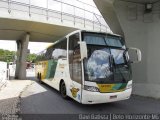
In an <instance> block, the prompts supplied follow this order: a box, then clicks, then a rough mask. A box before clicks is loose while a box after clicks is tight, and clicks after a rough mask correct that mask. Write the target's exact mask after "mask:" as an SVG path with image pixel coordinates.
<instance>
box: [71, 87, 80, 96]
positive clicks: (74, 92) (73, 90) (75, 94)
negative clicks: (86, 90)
mask: <svg viewBox="0 0 160 120" xmlns="http://www.w3.org/2000/svg"><path fill="white" fill-rule="evenodd" d="M70 91H71V93H72V96H73V97H74V98H76V97H77V92H78V91H79V89H78V88H74V87H73V88H72V89H70Z"/></svg>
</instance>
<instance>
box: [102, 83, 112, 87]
mask: <svg viewBox="0 0 160 120" xmlns="http://www.w3.org/2000/svg"><path fill="white" fill-rule="evenodd" d="M111 86H112V85H109V84H108V85H107V84H106V85H101V87H102V88H106V87H108V88H110V87H111Z"/></svg>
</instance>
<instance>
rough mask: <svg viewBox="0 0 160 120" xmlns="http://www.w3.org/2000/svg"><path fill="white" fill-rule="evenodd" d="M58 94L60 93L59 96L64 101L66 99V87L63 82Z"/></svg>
mask: <svg viewBox="0 0 160 120" xmlns="http://www.w3.org/2000/svg"><path fill="white" fill-rule="evenodd" d="M60 93H61V96H62V97H63V98H64V99H67V91H66V85H65V83H64V82H62V83H61V86H60Z"/></svg>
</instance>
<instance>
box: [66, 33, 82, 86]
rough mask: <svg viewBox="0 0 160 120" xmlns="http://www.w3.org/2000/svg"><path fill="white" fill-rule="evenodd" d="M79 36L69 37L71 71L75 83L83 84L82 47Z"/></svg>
mask: <svg viewBox="0 0 160 120" xmlns="http://www.w3.org/2000/svg"><path fill="white" fill-rule="evenodd" d="M78 42H79V34H78V33H77V34H74V35H72V36H70V37H69V70H70V76H71V79H72V80H73V81H76V82H78V83H81V76H82V73H81V71H82V69H81V68H82V67H81V62H80V58H81V56H80V46H79V44H78Z"/></svg>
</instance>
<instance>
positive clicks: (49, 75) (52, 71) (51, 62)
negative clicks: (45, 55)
mask: <svg viewBox="0 0 160 120" xmlns="http://www.w3.org/2000/svg"><path fill="white" fill-rule="evenodd" d="M56 68H57V61H55V60H49V61H48V70H47V73H46V79H49V78H54V75H55V71H56Z"/></svg>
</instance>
